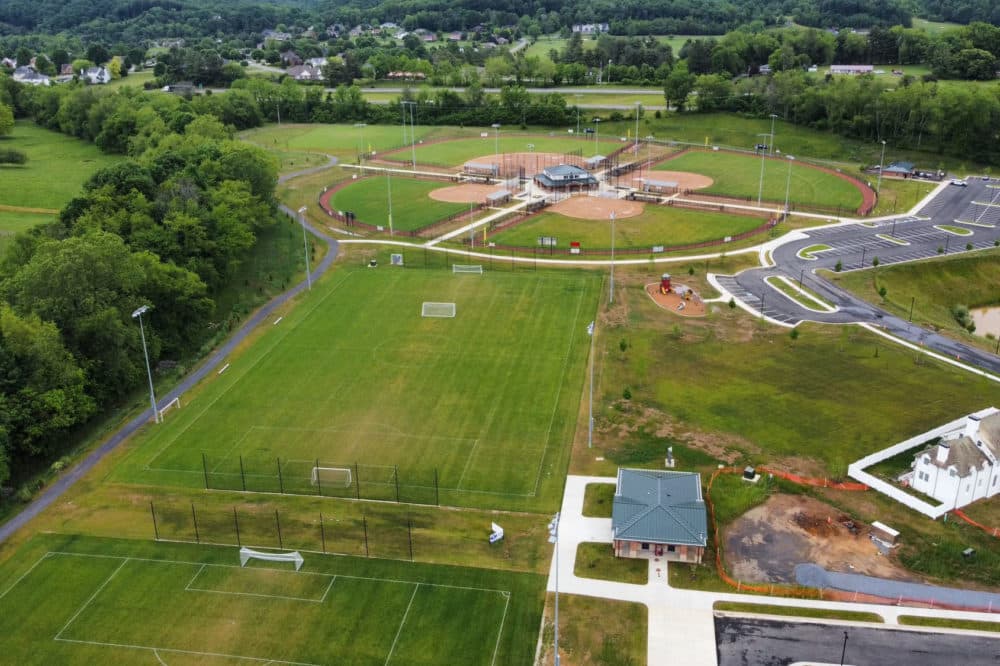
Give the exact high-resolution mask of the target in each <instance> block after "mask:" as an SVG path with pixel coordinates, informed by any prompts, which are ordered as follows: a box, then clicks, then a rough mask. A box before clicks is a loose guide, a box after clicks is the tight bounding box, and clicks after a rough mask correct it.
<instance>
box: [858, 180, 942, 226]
mask: <svg viewBox="0 0 1000 666" xmlns="http://www.w3.org/2000/svg"><path fill="white" fill-rule="evenodd" d="M935 187H937V184H936V183H925V182H922V181H918V180H900V179H897V178H883V179H882V191H881V192H880V193H879V196H878V204H876V206H875V210H874V211H873V212H872V216H874V217H878V216H881V215H895V214H897V213H904V212H906V211H908V210H910V209H911V208H913V207H914V206H916V205H917V204H918V203H919V202H920V200H921V199H923V198H924V197H925V196H927V195H928V194H930V193H931V191H932V190H933V189H934V188H935Z"/></svg>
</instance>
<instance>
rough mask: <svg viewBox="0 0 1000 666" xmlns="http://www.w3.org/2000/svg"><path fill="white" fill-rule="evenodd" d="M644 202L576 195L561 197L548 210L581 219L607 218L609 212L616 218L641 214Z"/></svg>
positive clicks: (609, 214)
mask: <svg viewBox="0 0 1000 666" xmlns="http://www.w3.org/2000/svg"><path fill="white" fill-rule="evenodd" d="M643 208H644V204H643V203H641V202H639V201H626V200H624V199H604V198H602V197H588V196H576V197H570V198H568V199H563V200H562V201H560V202H559V203H557V204H555V205H553V206H551V207H550V208H549V210H551V211H552V212H553V213H559V214H560V215H565V216H566V217H576V218H580V219H581V220H607V219H608V218H609V217H611V213H614V214H615V218H616V219H619V220H620V219H622V218H623V217H635V216H637V215H642V211H643Z"/></svg>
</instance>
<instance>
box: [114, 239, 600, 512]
mask: <svg viewBox="0 0 1000 666" xmlns="http://www.w3.org/2000/svg"><path fill="white" fill-rule="evenodd" d="M417 257H419V255H418V254H417V253H416V250H414V251H413V253H412V254H409V255H408V256H407V263H408V265H412V263H411V262H412V261H413V260H416V259H417ZM359 263H360V262H359ZM385 263H388V262H385ZM598 286H599V278H598V276H595V275H589V274H582V273H566V272H560V273H545V272H537V273H527V272H523V273H516V274H509V273H501V272H498V271H490V270H489V268H488V267H487V272H486V273H485V274H484V275H460V276H456V275H453V274H452V273H451V272H450V271H447V272H446V271H443V270H437V271H435V270H399V269H396V270H393V269H389V268H384V269H380V270H376V271H371V270H365V269H363V268H361V266H360V265H358V264H351V265H348V264H342V268H341V269H339V270H335V271H334V272H333V274H331V276H330V277H329V278H327V279H325V280H323V281H322V282H321V283H319V284H317V285H314V286H313V290H312V292H311V294H310V296H309V297H308V298H307V299H306V300H305V302H303V303H302V304H301V305H300V306H299V307H298V308H296V309H295V310H294V311H291V312H289V313H287V314H286V315H285V316H284V318H283V320H282V321H281V323H280V325H275V326H273V327H272V328H270V330H268V331H267V332H266V333H264V334H263V335H262V336H261V337H260V339H259V340H258V341H257V342H256V343H255V344H253V346H251V347H250V348H248V349H247V350H246V351H245V353H243V354H241V355H238V356H234V357H232V358H231V359H230V362H231V367H230V368H229V369H228V370H227V372H226V373H225V374H223V375H221V376H218V375H213V376H212V379H211V380H210V381H208V382H207V383H206V384H205V385H203V386H202V387H200V388H199V389H196V390H195V391H194V392H193V393H192V394H191V395H189V396H188V397H187V400H188V404H187V405H185V407H184V408H183V409H182V410H180V411H177V412H175V414H174V418H172V419H168V420H167V422H166V424H165V425H163V426H162V427H158V428H156V429H150V430H148V431H147V432H146V433H145V434H144V435H140V436H139V437H138V441H137V446H136V448H135V450H134V451H133V453H132V455H131V456H130V458H129V459H128V460H127V461H125V462H124V463H123V465H122V466H121V467H120V468H119V470H118V471H117V472H116V473H115V476H116V477H117V478H118V479H121V480H124V481H134V482H138V483H146V484H163V485H180V486H187V487H193V488H196V487H201V486H204V484H205V472H206V470H207V472H208V476H209V481H210V485H211V486H213V487H216V488H228V489H240V488H242V485H243V483H244V473H245V483H246V487H247V489H248V490H257V491H268V492H274V491H278V490H281V489H284V490H285V491H286V492H298V493H305V494H311V495H312V494H316V493H317V492H323V493H324V494H327V495H339V496H345V497H354V496H355V495H356V494H360V495H361V496H362V497H368V498H373V499H393V500H394V499H396V497H397V488H398V497H399V498H400V499H401V500H403V501H414V502H424V503H430V504H433V503H436V502H437V501H440V503H441V504H448V505H462V506H474V507H490V508H511V509H515V508H516V509H522V508H531V509H550V508H552V507H554V506H555V505H556V503H557V501H558V499H559V496H560V490H561V488H562V482H561V479H562V475H563V474H564V472H565V468H566V461H567V457H568V450H567V448H566V447H565V445H564V442H565V441H566V440H567V434H568V433H570V432H572V428H573V427H574V421H573V416H574V415H575V413H576V408H577V405H578V400H579V395H580V391H581V389H582V382H583V377H584V374H585V373H584V371H583V368H584V367H585V363H586V354H587V334H586V323H587V322H588V321H590V319H592V318H593V308H594V304H595V303H596V296H597V289H598ZM425 301H444V302H452V303H455V304H456V306H457V316H456V317H455V318H452V319H430V318H422V317H421V303H422V302H425ZM203 455H204V456H205V458H204V465H203V458H202V456H203ZM279 459H280V462H279ZM317 460H318V461H320V463H321V464H320V465H319V466H320V467H350V468H351V469H352V472H353V473H352V480H351V482H350V485H347V484H346V483H341V484H340V485H334V484H333V483H332V482H331V483H330V484H328V485H322V486H321V487H317V486H316V485H313V484H312V482H311V473H312V468H313V467H314V466H316V461H317ZM356 463H357V465H358V466H355V464H356ZM279 469H280V475H279Z"/></svg>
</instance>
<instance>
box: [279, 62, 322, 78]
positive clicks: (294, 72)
mask: <svg viewBox="0 0 1000 666" xmlns="http://www.w3.org/2000/svg"><path fill="white" fill-rule="evenodd" d="M286 71H287V73H288V76H290V77H292V78H293V79H295V80H296V81H322V80H323V68H322V67H313V66H312V65H295V66H294V67H289V68H288V70H286Z"/></svg>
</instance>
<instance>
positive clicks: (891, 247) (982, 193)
mask: <svg viewBox="0 0 1000 666" xmlns="http://www.w3.org/2000/svg"><path fill="white" fill-rule="evenodd" d="M998 243H1000V181H996V180H993V181H986V180H982V179H970V180H969V181H968V185H967V186H965V187H959V186H954V185H946V186H944V187H943V189H942V190H941V191H940V193H939V194H938V195H937V196H936V197H934V198H933V199H932V200H930V201H929V202H928V203H926V205H924V206H923V207H922V208H921V209H920V210H918V211H917V212H916V213H915V214H913V215H901V216H898V217H892V218H882V219H878V220H870V221H865V222H855V223H850V224H837V225H833V226H826V227H819V228H815V229H807V230H803V231H801V232H799V233H796V234H792V235H790V237H789V240H788V241H787V242H784V243H782V244H780V245H779V246H778V247H776V248H775V249H774V250H773V252H772V259H773V263H774V265H773V266H771V267H764V268H753V269H749V270H746V271H743V272H741V273H739V274H738V275H736V276H733V277H720V278H718V281H719V283H720V285H721V286H723V287H724V288H725V289H727V290H728V291H729V292H730V293H731V294H732V295H733V296H734V297H736V298H737V299H739V300H741V301H742V302H744V303H745V304H746V305H748V306H749V307H750V308H751V309H752V310H754V311H755V312H757V313H759V314H763V316H765V317H768V318H770V319H772V320H774V321H777V322H780V323H783V324H786V325H796V324H798V323H799V322H802V321H815V322H822V323H837V324H848V323H861V324H871V325H874V326H876V327H878V328H879V329H882V330H884V331H885V332H886V333H888V334H890V335H893V336H895V337H898V338H902V339H904V340H908V341H910V342H912V343H914V344H917V345H920V346H923V347H925V348H928V349H930V350H933V351H936V352H938V353H940V354H942V355H944V356H947V357H949V358H954V359H956V360H960V361H961V362H963V363H967V364H969V365H973V366H976V367H978V368H981V369H983V370H986V371H989V372H992V373H995V374H1000V357H997V356H996V355H994V354H990V353H988V352H984V351H982V350H980V349H978V348H974V347H970V346H969V345H966V344H963V343H961V342H958V341H957V340H954V339H952V338H948V337H946V336H943V335H938V334H936V333H934V332H932V331H929V330H927V329H924V328H921V327H920V326H917V325H914V324H913V323H911V322H910V321H909V320H908V319H903V318H901V317H897V316H894V315H891V314H889V313H888V312H886V311H885V310H883V309H881V308H879V307H877V306H874V305H872V304H870V303H868V302H866V301H864V300H862V299H860V298H858V297H856V296H854V295H853V294H851V293H849V292H847V291H845V290H844V289H841V288H840V287H839V286H837V285H835V284H833V283H832V282H830V281H829V280H826V279H824V278H822V277H820V276H819V275H816V271H817V270H819V269H826V270H829V271H834V270H835V269H836V266H837V264H838V263H839V264H840V266H841V272H845V273H846V272H851V271H857V270H868V269H872V268H873V267H874V262H875V259H876V258H877V259H878V265H879V266H888V265H891V264H896V263H903V262H911V261H919V260H923V259H932V258H935V257H941V256H952V255H956V254H963V253H968V252H974V251H978V250H985V249H988V248H993V247H996V246H997V244H998ZM806 249H812V252H811V253H805V254H804V253H803V250H806ZM779 276H783V277H784V278H786V279H787V280H788V281H790V282H793V283H795V284H796V285H801V286H802V287H804V288H807V289H809V290H810V291H813V292H815V293H817V294H819V295H820V296H822V297H823V299H825V300H826V301H828V302H829V303H831V304H833V305H834V311H832V312H821V311H816V310H818V309H820V308H818V307H817V308H816V309H807V308H805V307H803V306H802V305H801V304H799V303H798V302H796V301H794V300H792V299H791V298H789V297H787V296H785V295H784V294H782V293H781V292H780V291H779V290H778V289H777V288H775V287H773V286H771V285H770V284H768V282H767V280H768V279H769V278H774V277H779Z"/></svg>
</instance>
